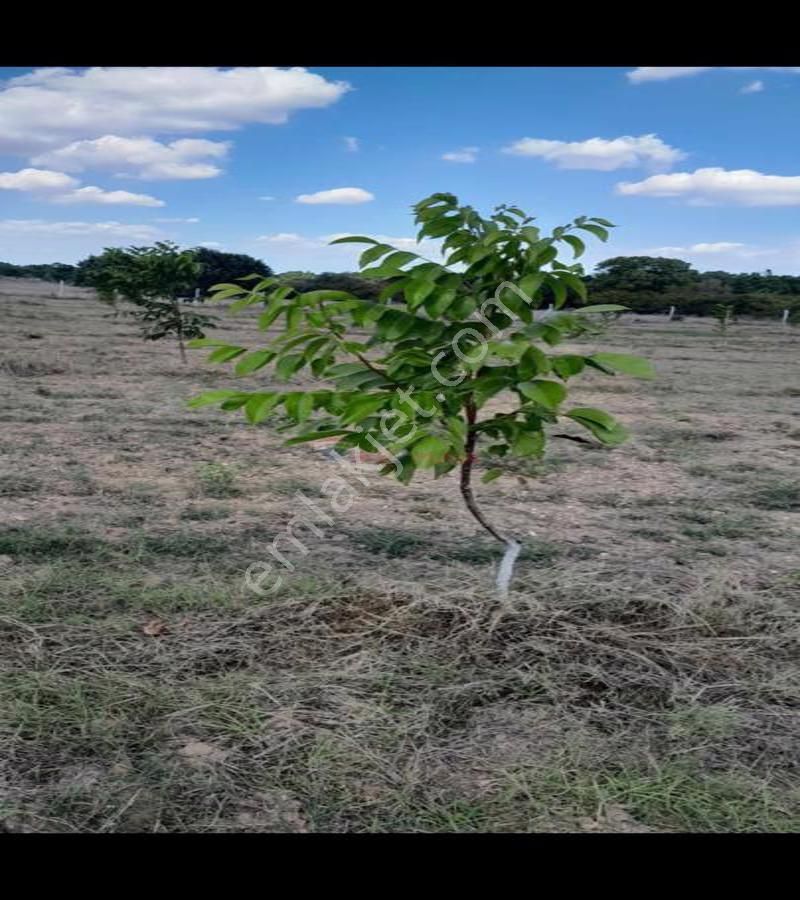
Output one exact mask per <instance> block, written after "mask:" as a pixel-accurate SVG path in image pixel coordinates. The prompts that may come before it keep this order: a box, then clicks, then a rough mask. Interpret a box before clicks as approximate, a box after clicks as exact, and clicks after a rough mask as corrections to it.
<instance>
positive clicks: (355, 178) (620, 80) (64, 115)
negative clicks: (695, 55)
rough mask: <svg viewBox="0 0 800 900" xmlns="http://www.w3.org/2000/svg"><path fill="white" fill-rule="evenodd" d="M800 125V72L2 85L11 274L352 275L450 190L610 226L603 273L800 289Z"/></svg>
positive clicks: (601, 71) (2, 188)
mask: <svg viewBox="0 0 800 900" xmlns="http://www.w3.org/2000/svg"><path fill="white" fill-rule="evenodd" d="M799 113H800V66H798V67H747V68H744V67H727V68H725V67H652V66H650V67H648V66H642V67H636V68H614V67H602V68H589V67H586V68H561V67H558V68H556V67H513V68H462V67H458V68H452V67H439V68H435V67H385V68H370V67H352V68H319V69H304V68H299V67H298V68H291V69H287V68H270V67H259V68H253V67H247V68H208V67H202V68H201V67H174V68H158V67H144V68H131V67H111V68H83V69H64V68H58V69H54V68H39V69H2V68H0V260H3V261H6V262H13V263H19V264H30V263H46V262H67V263H74V262H77V261H78V260H80V259H82V258H84V257H85V256H87V255H89V254H91V253H97V252H100V251H101V250H102V249H103V248H104V247H108V246H127V245H131V244H136V245H143V244H151V243H153V242H154V241H156V240H172V241H175V242H176V243H178V244H180V245H182V246H198V245H205V246H209V247H216V248H219V249H222V250H227V251H231V252H236V253H248V254H250V255H252V256H256V257H259V258H261V259H263V260H264V261H265V262H267V263H268V264H269V265H270V266H271V267H272V268H273V269H274V270H275V271H276V272H282V271H288V270H297V269H302V270H310V271H352V270H355V269H356V260H357V256H358V254H359V252H360V250H362V249H363V248H359V247H358V246H356V245H353V244H350V245H348V244H344V245H339V246H335V247H330V246H328V245H327V244H328V241H330V240H331V239H332V237H335V236H339V235H343V234H367V235H371V236H376V237H381V238H383V239H385V240H386V241H387V242H388V243H394V244H395V245H396V246H398V247H401V248H403V249H407V248H409V247H413V246H414V234H415V231H416V229H415V227H414V223H413V218H412V212H411V206H412V205H413V204H414V203H415V202H417V201H419V200H421V199H422V198H424V197H426V196H428V195H429V194H431V193H434V192H437V191H447V192H451V193H454V194H456V195H457V196H458V197H459V200H460V201H461V202H462V203H465V204H469V205H471V206H474V207H476V208H477V209H479V210H480V211H481V212H484V213H489V212H490V211H491V209H492V208H493V207H494V206H496V205H497V204H499V203H508V204H513V205H517V206H520V207H521V208H522V209H524V210H525V211H526V212H528V213H529V214H530V215H533V216H536V217H537V224H538V225H540V227H544V228H548V229H549V228H551V227H554V226H556V225H562V224H565V223H567V222H569V221H570V220H572V219H573V218H575V217H576V216H579V215H588V216H600V217H602V218H606V219H609V220H611V221H612V222H614V223H615V224H616V225H617V228H615V229H613V230H612V233H611V238H610V240H609V242H608V244H600V243H599V242H594V241H592V240H591V238H590V239H589V243H590V247H589V249H588V250H587V252H586V255H585V257H584V258H583V260H582V261H584V262H585V263H586V266H587V271H589V270H591V267H592V266H593V265H594V264H595V263H597V262H598V261H600V260H603V259H607V258H609V257H612V256H620V255H651V256H671V257H677V258H680V259H685V260H687V261H689V262H691V263H692V264H693V265H694V266H695V267H696V268H698V269H700V270H701V271H703V270H727V271H731V272H741V271H745V272H752V271H765V270H766V269H771V270H772V271H773V272H775V273H776V274H798V273H800V156H798V144H799V143H800V114H799ZM424 252H425V255H427V256H429V257H432V258H437V257H436V252H437V251H436V248H435V247H430V246H428V247H425V248H424Z"/></svg>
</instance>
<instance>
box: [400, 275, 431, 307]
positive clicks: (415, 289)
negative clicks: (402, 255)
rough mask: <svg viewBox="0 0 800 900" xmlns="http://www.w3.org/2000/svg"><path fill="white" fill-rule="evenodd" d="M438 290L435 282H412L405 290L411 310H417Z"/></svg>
mask: <svg viewBox="0 0 800 900" xmlns="http://www.w3.org/2000/svg"><path fill="white" fill-rule="evenodd" d="M435 290H436V284H435V282H433V281H412V282H411V283H410V284H409V285H407V287H406V288H405V291H404V293H405V297H406V303H407V304H408V308H409V309H416V308H417V307H418V306H419V305H420V304H421V303H423V302H424V301H425V299H426V298H427V297H429V296H430V295H431V294H432V293H433V292H434V291H435Z"/></svg>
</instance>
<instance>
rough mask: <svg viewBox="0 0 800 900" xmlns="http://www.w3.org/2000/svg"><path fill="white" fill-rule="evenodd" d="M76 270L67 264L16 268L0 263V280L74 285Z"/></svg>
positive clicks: (10, 264) (44, 264)
mask: <svg viewBox="0 0 800 900" xmlns="http://www.w3.org/2000/svg"><path fill="white" fill-rule="evenodd" d="M76 272H77V268H76V267H75V266H71V265H68V264H67V263H42V264H40V265H31V266H18V265H15V264H14V263H7V262H0V277H2V278H41V279H42V280H43V281H63V282H65V283H66V284H74V283H75V281H74V279H75V276H76Z"/></svg>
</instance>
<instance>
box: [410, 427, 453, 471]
mask: <svg viewBox="0 0 800 900" xmlns="http://www.w3.org/2000/svg"><path fill="white" fill-rule="evenodd" d="M449 452H450V445H449V444H448V443H447V442H446V441H444V440H442V438H440V437H436V435H434V434H429V435H427V436H426V437H424V438H422V439H421V440H419V441H417V442H416V443H415V444H414V446H413V447H412V448H411V459H412V460H413V461H414V464H415V465H416V466H418V467H419V468H420V469H432V468H433V467H434V466H435V465H436V463H440V462H443V461H444V458H445V456H447V454H448V453H449Z"/></svg>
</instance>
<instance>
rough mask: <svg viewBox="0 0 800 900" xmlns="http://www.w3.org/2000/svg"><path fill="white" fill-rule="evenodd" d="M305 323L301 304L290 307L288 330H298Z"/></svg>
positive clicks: (287, 321)
mask: <svg viewBox="0 0 800 900" xmlns="http://www.w3.org/2000/svg"><path fill="white" fill-rule="evenodd" d="M302 324H303V310H302V309H301V308H300V307H299V306H291V307H289V310H288V312H287V313H286V330H287V331H296V330H297V329H298V328H299V327H300V326H301V325H302Z"/></svg>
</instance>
